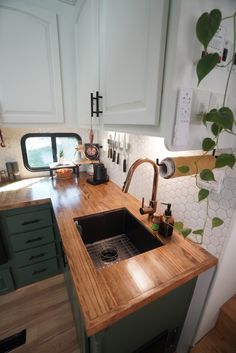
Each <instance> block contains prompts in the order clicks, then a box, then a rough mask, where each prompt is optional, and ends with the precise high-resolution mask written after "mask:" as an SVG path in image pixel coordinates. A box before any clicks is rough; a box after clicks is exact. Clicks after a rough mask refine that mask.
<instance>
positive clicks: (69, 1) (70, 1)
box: [58, 0, 77, 5]
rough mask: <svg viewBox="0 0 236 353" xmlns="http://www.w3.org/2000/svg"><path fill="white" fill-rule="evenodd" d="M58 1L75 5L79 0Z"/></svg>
mask: <svg viewBox="0 0 236 353" xmlns="http://www.w3.org/2000/svg"><path fill="white" fill-rule="evenodd" d="M58 1H61V2H65V3H67V4H69V5H75V3H76V1H77V0H58Z"/></svg>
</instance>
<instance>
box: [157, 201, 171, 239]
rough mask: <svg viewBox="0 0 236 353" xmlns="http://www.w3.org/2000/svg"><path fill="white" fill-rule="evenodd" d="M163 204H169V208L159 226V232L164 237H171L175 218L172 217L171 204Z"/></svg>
mask: <svg viewBox="0 0 236 353" xmlns="http://www.w3.org/2000/svg"><path fill="white" fill-rule="evenodd" d="M162 205H167V208H166V210H165V212H164V214H163V216H162V217H161V222H160V226H159V234H160V235H163V236H164V237H170V236H171V235H172V233H173V228H174V218H173V217H172V212H171V204H170V203H162Z"/></svg>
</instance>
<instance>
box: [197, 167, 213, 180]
mask: <svg viewBox="0 0 236 353" xmlns="http://www.w3.org/2000/svg"><path fill="white" fill-rule="evenodd" d="M200 178H201V179H202V180H207V181H211V180H214V181H215V177H214V174H213V172H212V171H211V170H210V169H203V170H202V171H201V173H200Z"/></svg>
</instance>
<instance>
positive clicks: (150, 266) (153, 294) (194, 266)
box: [0, 173, 217, 336]
mask: <svg viewBox="0 0 236 353" xmlns="http://www.w3.org/2000/svg"><path fill="white" fill-rule="evenodd" d="M10 188H12V189H13V190H10ZM1 189H2V190H3V191H1ZM0 191H1V192H0V210H6V209H11V208H17V207H25V206H29V205H37V204H44V203H48V202H50V200H51V202H52V206H53V209H54V213H55V216H56V220H57V223H58V227H59V231H60V234H61V238H62V241H63V245H64V249H65V253H66V256H67V258H68V264H69V267H70V271H71V275H72V280H73V284H74V287H75V288H76V292H77V296H78V301H79V304H80V307H81V311H82V315H83V318H84V324H85V327H86V331H87V335H88V336H91V335H94V334H96V333H98V332H100V331H101V330H103V329H104V328H107V327H108V326H110V325H112V324H114V323H115V322H117V321H118V320H120V319H122V318H124V317H126V316H127V315H129V314H131V313H134V312H135V311H136V310H137V309H140V308H142V307H144V306H145V305H146V304H148V303H151V302H153V301H155V300H157V299H159V298H160V297H162V296H163V295H165V294H167V293H169V292H170V291H172V290H174V289H175V288H177V287H179V286H180V285H182V284H184V283H186V282H188V281H189V280H191V279H192V278H194V277H197V276H198V275H199V274H201V273H202V272H204V271H206V270H208V269H209V268H211V267H213V266H215V265H216V263H217V259H216V258H215V257H214V256H213V255H211V254H209V253H208V252H207V251H205V250H204V249H203V248H201V247H200V246H197V245H195V244H193V243H192V242H191V241H189V240H185V239H183V237H182V236H180V235H179V234H177V233H175V232H174V233H173V236H172V237H171V239H165V238H161V237H160V239H161V241H162V243H163V244H164V246H161V247H158V248H156V249H154V250H151V251H148V252H145V253H143V254H140V255H137V256H135V257H132V258H130V259H127V260H123V261H121V262H119V263H117V264H114V265H112V266H107V267H105V268H102V269H99V270H97V269H96V268H95V267H94V264H93V262H92V260H91V258H90V256H89V255H88V253H87V250H86V248H85V246H84V243H83V241H82V239H81V237H80V235H79V233H78V230H77V228H76V225H75V223H74V218H76V217H79V216H83V215H89V214H93V213H97V212H103V211H108V210H111V209H118V208H121V207H126V208H127V209H128V210H129V211H130V212H131V213H132V214H133V215H134V216H136V217H137V218H138V219H139V220H141V221H142V222H144V223H145V224H146V226H147V227H149V228H150V225H149V224H148V217H147V215H140V213H139V207H140V201H138V200H136V199H135V198H134V197H132V196H131V195H129V194H125V193H122V191H121V189H120V188H119V187H118V186H117V185H115V184H114V183H112V182H107V183H105V184H101V185H96V186H93V185H90V184H88V183H87V182H86V176H85V175H83V173H81V174H80V176H79V178H78V180H77V179H75V180H74V179H69V180H57V179H54V180H51V179H50V178H33V179H26V180H22V181H20V182H16V183H13V184H10V185H9V191H4V188H0Z"/></svg>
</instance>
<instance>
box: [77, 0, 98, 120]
mask: <svg viewBox="0 0 236 353" xmlns="http://www.w3.org/2000/svg"><path fill="white" fill-rule="evenodd" d="M98 5H99V2H98V1H97V0H84V1H82V2H81V5H80V7H79V8H78V11H77V14H76V16H75V50H76V83H77V100H76V101H77V113H78V121H79V124H80V126H81V125H89V124H90V116H91V110H90V93H92V92H93V93H95V92H96V91H97V90H98V87H99V83H98V72H99V68H98V46H99V35H98V34H99V30H98Z"/></svg>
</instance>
